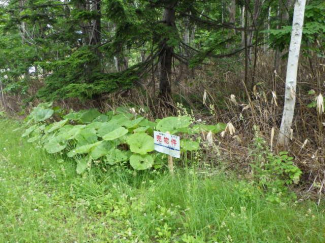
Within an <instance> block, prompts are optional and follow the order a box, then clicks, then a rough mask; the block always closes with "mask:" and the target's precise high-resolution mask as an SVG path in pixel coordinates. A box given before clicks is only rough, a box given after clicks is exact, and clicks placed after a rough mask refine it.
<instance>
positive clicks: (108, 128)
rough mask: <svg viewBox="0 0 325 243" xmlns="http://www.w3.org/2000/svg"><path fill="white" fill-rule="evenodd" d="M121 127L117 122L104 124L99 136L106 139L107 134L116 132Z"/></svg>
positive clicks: (99, 130)
mask: <svg viewBox="0 0 325 243" xmlns="http://www.w3.org/2000/svg"><path fill="white" fill-rule="evenodd" d="M119 127H121V126H120V125H119V124H117V123H115V122H111V121H109V122H104V123H103V124H102V126H101V127H100V128H99V129H98V136H99V137H104V136H105V135H106V134H108V133H110V132H112V131H114V130H115V129H117V128H119Z"/></svg>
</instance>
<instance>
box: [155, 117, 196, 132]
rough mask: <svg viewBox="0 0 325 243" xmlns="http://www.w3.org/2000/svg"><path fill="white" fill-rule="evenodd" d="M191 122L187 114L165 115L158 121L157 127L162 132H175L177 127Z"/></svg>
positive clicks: (186, 125) (185, 125)
mask: <svg viewBox="0 0 325 243" xmlns="http://www.w3.org/2000/svg"><path fill="white" fill-rule="evenodd" d="M191 123H192V122H191V118H190V117H188V116H180V117H166V118H164V119H162V120H160V121H159V122H158V124H157V129H158V130H159V131H162V132H170V133H175V132H176V131H177V129H180V128H186V127H188V126H190V125H191Z"/></svg>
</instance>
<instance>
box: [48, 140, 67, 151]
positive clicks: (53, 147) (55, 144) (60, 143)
mask: <svg viewBox="0 0 325 243" xmlns="http://www.w3.org/2000/svg"><path fill="white" fill-rule="evenodd" d="M66 147H67V142H66V140H64V139H63V138H62V137H60V136H56V137H52V138H51V139H49V140H48V142H46V144H45V145H44V148H45V149H46V151H47V152H48V153H50V154H54V153H58V152H60V151H62V150H63V149H65V148H66Z"/></svg>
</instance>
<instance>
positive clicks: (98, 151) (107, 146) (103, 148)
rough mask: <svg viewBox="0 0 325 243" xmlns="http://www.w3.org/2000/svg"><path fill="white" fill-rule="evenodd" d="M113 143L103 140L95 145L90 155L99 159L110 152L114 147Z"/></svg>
mask: <svg viewBox="0 0 325 243" xmlns="http://www.w3.org/2000/svg"><path fill="white" fill-rule="evenodd" d="M112 147H113V143H112V142H110V141H103V142H102V143H101V144H99V145H98V146H96V147H94V148H93V149H92V151H91V153H90V157H91V158H93V159H99V158H100V157H103V156H105V155H107V154H108V152H109V151H110V150H111V149H112Z"/></svg>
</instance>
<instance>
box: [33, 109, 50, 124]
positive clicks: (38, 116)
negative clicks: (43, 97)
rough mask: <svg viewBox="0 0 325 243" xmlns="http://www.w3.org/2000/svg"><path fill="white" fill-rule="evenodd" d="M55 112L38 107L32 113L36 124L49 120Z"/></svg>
mask: <svg viewBox="0 0 325 243" xmlns="http://www.w3.org/2000/svg"><path fill="white" fill-rule="evenodd" d="M53 113H54V111H53V110H52V109H44V108H42V107H36V108H35V109H34V110H33V112H32V113H31V117H32V118H33V119H34V120H35V121H36V122H42V121H45V120H47V119H49V118H50V117H51V116H52V115H53Z"/></svg>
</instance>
